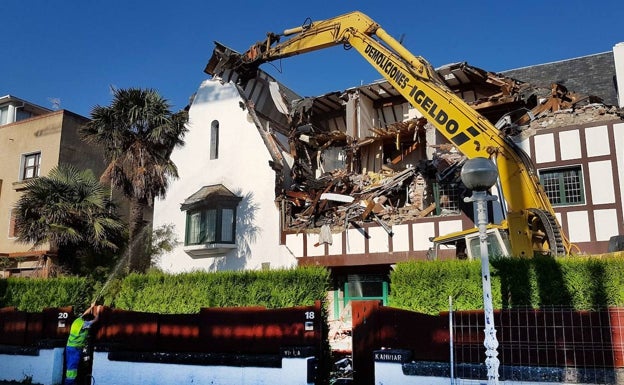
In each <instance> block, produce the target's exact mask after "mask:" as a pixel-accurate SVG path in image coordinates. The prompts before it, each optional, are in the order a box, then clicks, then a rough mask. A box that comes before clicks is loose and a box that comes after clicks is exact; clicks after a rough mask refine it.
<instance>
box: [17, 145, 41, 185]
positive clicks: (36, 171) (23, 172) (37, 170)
mask: <svg viewBox="0 0 624 385" xmlns="http://www.w3.org/2000/svg"><path fill="white" fill-rule="evenodd" d="M32 158H34V159H35V163H34V164H33V165H32V166H29V165H28V160H29V159H32ZM29 170H32V171H33V176H27V171H29ZM40 174H41V151H35V152H30V153H27V154H24V155H22V166H21V167H20V179H19V180H20V181H27V180H30V179H34V178H38V177H39V175H40Z"/></svg>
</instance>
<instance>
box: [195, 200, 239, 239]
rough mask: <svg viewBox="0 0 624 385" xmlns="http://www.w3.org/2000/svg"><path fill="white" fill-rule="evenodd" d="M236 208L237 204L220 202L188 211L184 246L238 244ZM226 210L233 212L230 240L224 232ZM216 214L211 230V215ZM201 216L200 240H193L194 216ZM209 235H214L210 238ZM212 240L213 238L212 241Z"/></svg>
mask: <svg viewBox="0 0 624 385" xmlns="http://www.w3.org/2000/svg"><path fill="white" fill-rule="evenodd" d="M236 206H237V202H218V203H213V204H205V205H202V206H199V207H196V208H193V209H189V210H187V211H186V226H185V229H184V246H197V245H210V244H235V243H236ZM225 210H231V211H232V218H231V222H228V225H229V224H230V223H231V232H229V234H228V235H229V238H230V239H227V238H226V237H224V236H223V235H224V234H223V230H224V223H223V220H224V216H223V212H224V211H225ZM210 212H214V213H215V215H214V227H213V228H212V229H211V228H210V226H209V222H208V220H209V213H210ZM197 214H199V232H198V234H197V235H198V239H197V240H193V241H192V240H191V235H193V233H192V232H191V231H189V230H190V229H191V224H192V220H193V217H194V216H197ZM209 235H213V236H212V237H209ZM210 238H213V239H212V240H210Z"/></svg>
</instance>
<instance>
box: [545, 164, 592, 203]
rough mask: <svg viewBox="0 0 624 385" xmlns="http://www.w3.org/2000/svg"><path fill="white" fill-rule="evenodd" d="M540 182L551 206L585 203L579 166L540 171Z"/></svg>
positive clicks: (581, 173)
mask: <svg viewBox="0 0 624 385" xmlns="http://www.w3.org/2000/svg"><path fill="white" fill-rule="evenodd" d="M540 181H541V183H542V186H543V187H544V191H545V192H546V196H548V199H549V200H550V203H551V204H552V205H553V206H563V205H576V204H584V203H585V194H584V189H583V172H582V170H581V166H573V167H564V168H558V169H550V170H542V171H540Z"/></svg>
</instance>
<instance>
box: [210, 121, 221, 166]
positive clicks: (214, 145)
mask: <svg viewBox="0 0 624 385" xmlns="http://www.w3.org/2000/svg"><path fill="white" fill-rule="evenodd" d="M215 159H219V121H218V120H213V121H212V123H210V160H215Z"/></svg>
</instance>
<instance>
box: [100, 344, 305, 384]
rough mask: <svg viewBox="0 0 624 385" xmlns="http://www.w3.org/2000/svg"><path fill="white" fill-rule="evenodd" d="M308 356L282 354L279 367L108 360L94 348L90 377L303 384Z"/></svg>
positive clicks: (128, 380)
mask: <svg viewBox="0 0 624 385" xmlns="http://www.w3.org/2000/svg"><path fill="white" fill-rule="evenodd" d="M311 358H312V357H305V358H288V359H286V358H283V359H282V367H281V368H259V367H243V366H206V365H181V364H161V363H149V362H126V361H110V360H109V359H108V353H106V352H96V353H95V354H94V356H93V371H92V377H93V380H94V383H95V384H98V385H121V384H152V385H178V384H198V385H202V384H205V385H209V384H220V385H262V384H288V385H295V384H301V385H306V384H308V382H307V373H308V370H307V367H308V366H307V365H308V360H309V359H311Z"/></svg>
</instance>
